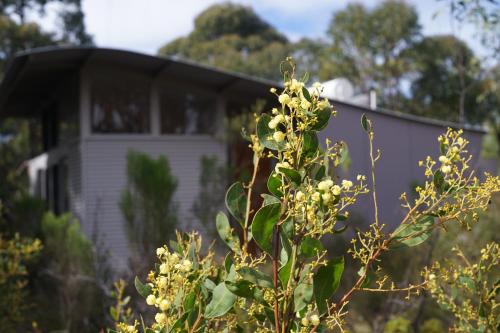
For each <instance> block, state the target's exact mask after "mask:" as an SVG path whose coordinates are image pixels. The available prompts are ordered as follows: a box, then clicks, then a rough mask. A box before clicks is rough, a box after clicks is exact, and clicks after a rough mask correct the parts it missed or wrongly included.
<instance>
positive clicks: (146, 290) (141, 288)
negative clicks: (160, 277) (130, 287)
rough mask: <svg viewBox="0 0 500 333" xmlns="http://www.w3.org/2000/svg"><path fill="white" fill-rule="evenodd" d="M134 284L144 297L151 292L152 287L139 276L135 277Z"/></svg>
mask: <svg viewBox="0 0 500 333" xmlns="http://www.w3.org/2000/svg"><path fill="white" fill-rule="evenodd" d="M134 285H135V289H136V290H137V292H138V293H139V295H141V296H142V297H144V298H146V297H148V296H149V294H151V287H150V286H149V285H148V284H144V283H142V282H141V280H139V278H138V277H137V276H136V277H135V279H134Z"/></svg>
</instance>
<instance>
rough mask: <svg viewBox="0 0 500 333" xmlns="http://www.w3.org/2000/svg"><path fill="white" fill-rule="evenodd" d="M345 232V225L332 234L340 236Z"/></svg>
mask: <svg viewBox="0 0 500 333" xmlns="http://www.w3.org/2000/svg"><path fill="white" fill-rule="evenodd" d="M346 230H347V226H346V225H345V226H343V227H340V228H338V229H337V230H333V233H334V234H341V233H343V232H344V231H346Z"/></svg>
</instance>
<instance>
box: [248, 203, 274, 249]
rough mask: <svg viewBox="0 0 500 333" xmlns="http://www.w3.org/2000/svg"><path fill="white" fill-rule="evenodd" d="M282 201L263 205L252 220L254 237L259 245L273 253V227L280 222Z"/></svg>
mask: <svg viewBox="0 0 500 333" xmlns="http://www.w3.org/2000/svg"><path fill="white" fill-rule="evenodd" d="M280 209H281V204H280V203H273V204H270V205H267V206H264V207H261V208H260V209H259V210H258V211H257V213H256V214H255V216H254V218H253V221H252V226H251V227H252V235H253V239H254V240H255V242H256V243H257V245H259V247H260V248H261V249H262V250H264V251H266V252H267V253H271V243H272V236H273V228H274V226H275V225H276V223H278V220H279V217H280Z"/></svg>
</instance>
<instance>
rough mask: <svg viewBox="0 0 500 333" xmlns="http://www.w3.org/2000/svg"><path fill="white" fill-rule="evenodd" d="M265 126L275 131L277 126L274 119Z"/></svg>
mask: <svg viewBox="0 0 500 333" xmlns="http://www.w3.org/2000/svg"><path fill="white" fill-rule="evenodd" d="M267 126H269V128H270V129H275V128H276V127H277V126H278V123H277V122H276V121H275V120H274V119H271V121H269V124H267Z"/></svg>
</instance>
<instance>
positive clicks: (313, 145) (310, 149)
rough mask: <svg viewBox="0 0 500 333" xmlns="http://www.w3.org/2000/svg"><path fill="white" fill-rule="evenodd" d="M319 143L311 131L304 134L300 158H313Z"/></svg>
mask: <svg viewBox="0 0 500 333" xmlns="http://www.w3.org/2000/svg"><path fill="white" fill-rule="evenodd" d="M318 147H319V141H318V136H317V135H316V133H315V132H313V131H307V132H304V141H303V145H302V156H303V157H313V156H315V155H316V152H317V151H318Z"/></svg>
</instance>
